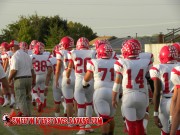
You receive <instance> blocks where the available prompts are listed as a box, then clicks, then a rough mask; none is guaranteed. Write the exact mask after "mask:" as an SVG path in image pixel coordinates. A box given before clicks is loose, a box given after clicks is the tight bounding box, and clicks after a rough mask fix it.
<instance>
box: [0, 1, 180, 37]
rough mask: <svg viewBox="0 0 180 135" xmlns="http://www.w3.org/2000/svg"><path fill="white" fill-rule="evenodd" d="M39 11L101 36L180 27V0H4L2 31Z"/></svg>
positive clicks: (0, 9) (0, 13)
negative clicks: (76, 23)
mask: <svg viewBox="0 0 180 135" xmlns="http://www.w3.org/2000/svg"><path fill="white" fill-rule="evenodd" d="M35 12H36V13H37V14H38V15H40V16H54V15H59V16H60V17H62V18H64V19H67V20H68V21H74V22H80V23H82V24H83V25H87V26H89V27H91V28H92V29H93V31H94V32H96V33H97V34H98V35H99V36H104V35H106V36H117V37H125V36H135V34H136V33H137V34H138V36H143V35H152V34H157V33H159V32H163V33H167V32H168V30H167V28H178V27H180V15H179V13H180V0H0V18H1V22H0V30H1V29H3V28H5V27H6V25H7V24H9V23H13V22H15V21H16V20H18V17H19V16H20V15H25V16H27V15H32V14H34V13H35Z"/></svg>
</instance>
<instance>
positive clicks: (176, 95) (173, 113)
mask: <svg viewBox="0 0 180 135" xmlns="http://www.w3.org/2000/svg"><path fill="white" fill-rule="evenodd" d="M171 81H172V82H173V84H174V86H175V87H174V92H173V97H172V101H171V108H170V117H169V118H170V124H171V122H172V125H171V132H170V135H180V107H179V106H180V89H179V88H180V87H179V86H180V85H179V84H180V66H177V67H175V68H173V69H172V71H171ZM178 126H179V127H178Z"/></svg>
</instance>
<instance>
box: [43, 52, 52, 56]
mask: <svg viewBox="0 0 180 135" xmlns="http://www.w3.org/2000/svg"><path fill="white" fill-rule="evenodd" d="M50 54H51V53H50V52H43V55H50Z"/></svg>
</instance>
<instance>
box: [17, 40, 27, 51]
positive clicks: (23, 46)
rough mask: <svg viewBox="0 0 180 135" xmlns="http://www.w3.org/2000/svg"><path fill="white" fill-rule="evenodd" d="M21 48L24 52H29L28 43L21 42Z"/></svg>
mask: <svg viewBox="0 0 180 135" xmlns="http://www.w3.org/2000/svg"><path fill="white" fill-rule="evenodd" d="M19 48H20V49H22V50H24V51H27V50H28V44H27V43H26V42H20V43H19Z"/></svg>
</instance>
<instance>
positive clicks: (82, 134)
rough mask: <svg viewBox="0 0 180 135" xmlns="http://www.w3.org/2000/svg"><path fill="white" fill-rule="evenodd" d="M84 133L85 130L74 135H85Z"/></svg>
mask: <svg viewBox="0 0 180 135" xmlns="http://www.w3.org/2000/svg"><path fill="white" fill-rule="evenodd" d="M85 134H86V131H85V130H79V132H77V133H76V135H85Z"/></svg>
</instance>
